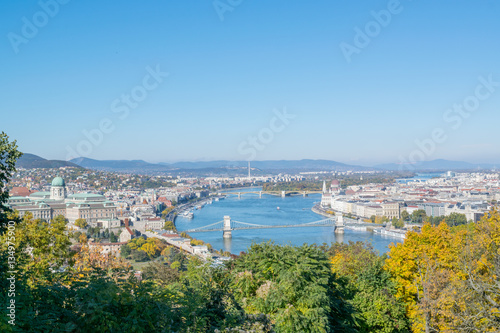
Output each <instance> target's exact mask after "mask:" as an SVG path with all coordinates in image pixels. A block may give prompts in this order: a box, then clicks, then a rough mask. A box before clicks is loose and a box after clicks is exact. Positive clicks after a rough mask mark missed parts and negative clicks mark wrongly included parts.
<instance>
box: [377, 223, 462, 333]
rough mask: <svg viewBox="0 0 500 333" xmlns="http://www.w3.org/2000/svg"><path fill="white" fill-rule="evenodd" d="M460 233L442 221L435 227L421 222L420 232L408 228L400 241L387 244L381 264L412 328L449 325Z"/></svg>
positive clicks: (424, 329)
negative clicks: (404, 236) (387, 248)
mask: <svg viewBox="0 0 500 333" xmlns="http://www.w3.org/2000/svg"><path fill="white" fill-rule="evenodd" d="M462 236H463V231H461V232H456V233H451V232H450V228H449V227H448V225H446V224H445V223H441V224H440V225H439V226H437V227H435V226H431V225H430V224H425V225H424V226H423V228H422V232H421V233H416V232H413V231H410V232H408V233H407V234H406V239H405V241H404V243H400V244H397V245H396V246H392V245H391V246H390V252H389V258H388V259H387V260H386V263H385V268H386V269H387V271H388V272H389V273H390V274H391V276H392V278H393V281H394V282H395V283H396V285H397V286H398V287H397V296H398V297H399V298H400V299H401V300H403V302H404V303H405V304H406V306H407V313H408V316H409V318H410V320H411V322H412V329H413V331H415V332H423V331H425V332H429V331H430V330H437V331H442V330H447V329H450V323H452V322H453V315H452V312H451V308H452V307H453V305H454V304H455V303H456V298H455V297H454V295H453V290H454V287H453V286H454V281H457V280H459V279H460V274H459V272H458V271H457V269H456V268H457V266H456V258H458V253H459V252H460V251H461V246H460V243H461V242H460V239H461V237H462Z"/></svg>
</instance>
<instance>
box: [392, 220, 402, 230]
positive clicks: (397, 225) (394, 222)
mask: <svg viewBox="0 0 500 333" xmlns="http://www.w3.org/2000/svg"><path fill="white" fill-rule="evenodd" d="M392 226H393V227H394V228H397V229H401V228H403V227H404V226H405V223H404V221H403V220H402V219H398V218H396V217H393V218H392Z"/></svg>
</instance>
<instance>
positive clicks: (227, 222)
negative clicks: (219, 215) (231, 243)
mask: <svg viewBox="0 0 500 333" xmlns="http://www.w3.org/2000/svg"><path fill="white" fill-rule="evenodd" d="M232 237H233V236H232V235H231V217H230V216H228V215H226V216H224V230H223V231H222V238H232Z"/></svg>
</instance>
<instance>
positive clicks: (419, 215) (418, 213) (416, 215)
mask: <svg viewBox="0 0 500 333" xmlns="http://www.w3.org/2000/svg"><path fill="white" fill-rule="evenodd" d="M426 216H427V214H426V213H425V210H423V209H418V210H415V211H413V213H411V220H412V221H413V222H416V223H422V222H423V221H424V219H425V217H426Z"/></svg>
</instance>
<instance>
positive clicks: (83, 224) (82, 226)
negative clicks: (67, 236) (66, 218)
mask: <svg viewBox="0 0 500 333" xmlns="http://www.w3.org/2000/svg"><path fill="white" fill-rule="evenodd" d="M75 225H76V226H77V227H78V228H80V229H85V228H86V227H87V226H88V223H87V220H85V219H76V220H75Z"/></svg>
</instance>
